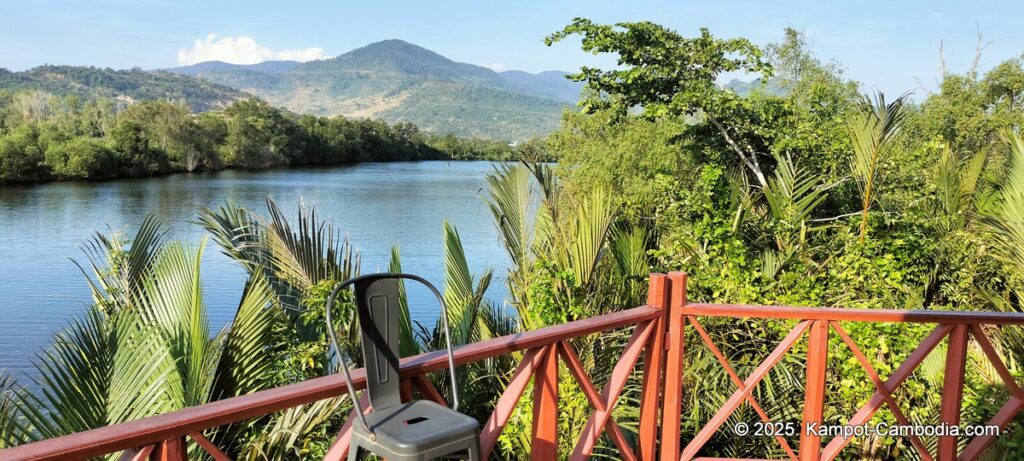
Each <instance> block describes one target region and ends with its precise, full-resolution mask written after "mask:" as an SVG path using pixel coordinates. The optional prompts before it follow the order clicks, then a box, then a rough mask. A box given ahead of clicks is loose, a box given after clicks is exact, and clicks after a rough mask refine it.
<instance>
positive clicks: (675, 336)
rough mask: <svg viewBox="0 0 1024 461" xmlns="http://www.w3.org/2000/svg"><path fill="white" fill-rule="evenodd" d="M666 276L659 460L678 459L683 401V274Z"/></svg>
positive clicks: (672, 273) (670, 460)
mask: <svg viewBox="0 0 1024 461" xmlns="http://www.w3.org/2000/svg"><path fill="white" fill-rule="evenodd" d="M668 278H669V288H670V291H669V293H670V294H669V309H668V315H667V316H666V317H665V320H666V321H667V323H668V325H667V326H668V338H667V344H666V349H667V357H666V360H665V362H666V363H665V392H664V394H663V395H664V398H663V400H662V416H661V461H678V460H679V450H680V447H679V443H680V440H679V438H680V432H681V430H682V427H680V419H681V417H682V412H683V408H682V402H683V354H684V352H685V351H684V350H683V347H684V346H685V344H686V341H685V340H684V339H685V335H686V320H685V318H684V317H683V306H684V305H686V273H685V272H671V273H669V274H668Z"/></svg>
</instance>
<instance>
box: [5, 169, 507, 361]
mask: <svg viewBox="0 0 1024 461" xmlns="http://www.w3.org/2000/svg"><path fill="white" fill-rule="evenodd" d="M491 169H492V164H490V163H487V162H440V161H436V162H396V163H365V164H358V165H347V166H337V167H318V168H297V169H287V170H269V171H223V172H219V173H211V174H180V175H172V176H166V177H159V178H143V179H123V180H116V181H109V182H97V183H89V182H65V183H49V184H37V185H28V186H0V314H2V321H0V369H5V370H6V371H7V372H9V373H12V374H14V375H15V376H24V373H26V372H27V373H31V370H32V366H31V362H32V360H33V359H34V358H35V356H36V354H37V353H38V352H39V351H40V350H41V348H43V347H45V346H46V345H47V344H49V342H50V339H51V337H52V335H53V333H54V332H56V331H58V330H60V329H62V328H64V327H65V326H66V325H67V322H68V321H69V319H71V318H72V317H73V316H76V315H80V314H81V313H82V312H83V311H84V310H85V309H86V307H87V305H88V303H89V300H90V297H89V289H88V285H87V284H86V282H85V280H84V278H83V275H82V274H81V272H80V271H79V270H78V268H77V267H76V266H75V265H74V264H73V262H72V261H71V260H70V259H69V258H75V259H77V260H79V261H81V262H83V263H84V262H85V254H84V253H83V251H82V245H83V244H85V243H87V242H88V241H89V239H90V238H91V237H92V235H94V233H95V232H97V231H101V232H110V231H125V232H127V233H128V235H131V232H133V231H134V230H135V229H136V227H137V226H138V225H139V223H140V222H141V221H142V219H143V217H144V216H145V215H146V214H148V213H155V214H157V215H159V216H160V217H162V218H163V219H164V221H165V222H166V224H167V228H168V230H170V231H171V232H172V238H173V239H177V240H187V241H189V242H193V243H198V242H199V241H200V239H202V237H203V235H204V234H205V231H204V230H203V229H202V228H201V227H200V226H199V225H197V224H195V222H194V221H195V219H196V210H197V209H198V207H201V206H216V205H219V204H222V203H225V202H229V203H232V204H236V205H241V206H244V207H246V208H248V209H250V210H254V211H257V212H258V213H259V214H260V215H262V216H266V204H265V201H266V198H267V197H268V196H269V197H272V198H273V199H274V200H275V201H276V202H277V204H278V205H279V207H280V208H281V209H282V210H283V211H284V212H285V215H286V216H288V217H289V219H290V220H292V221H294V219H295V217H296V213H297V210H298V207H299V203H300V200H301V202H302V203H304V204H305V206H307V207H314V208H315V209H316V211H317V214H318V217H321V218H330V219H332V220H333V222H334V225H335V228H336V229H337V230H339V231H340V232H342V233H344V234H347V235H348V236H349V239H350V241H351V242H352V244H353V246H354V247H355V248H356V249H358V251H359V254H360V255H361V257H362V268H363V270H362V272H363V273H369V272H376V271H377V270H386V269H387V267H388V261H389V258H390V251H391V247H392V245H396V244H397V245H398V246H399V249H400V251H401V254H402V262H403V269H404V270H405V271H406V272H412V273H417V274H420V275H423V276H425V277H427V278H428V279H429V280H431V281H432V282H434V283H435V284H437V285H438V287H441V286H442V285H443V281H444V280H443V264H444V253H443V232H442V224H443V222H444V220H445V219H447V220H449V221H451V222H453V223H454V224H455V225H456V226H457V227H458V230H459V234H460V235H461V237H462V242H463V246H464V248H465V251H466V256H467V259H468V260H469V266H470V269H471V270H472V271H473V272H474V275H476V276H477V277H479V274H480V273H482V271H483V270H484V269H487V268H489V269H494V271H495V280H494V281H493V282H492V284H491V289H490V290H489V293H488V298H490V299H492V300H493V301H495V302H501V299H502V297H503V296H504V286H503V278H502V276H503V275H504V268H505V267H506V264H507V257H506V256H505V254H504V252H503V250H502V247H501V245H500V243H499V241H498V238H497V235H496V232H495V230H494V226H493V224H492V221H491V218H490V214H489V212H488V210H487V205H486V203H485V202H484V200H483V194H485V193H486V189H485V188H486V180H485V174H486V173H487V172H489V171H491ZM202 278H203V289H204V295H205V301H206V305H207V308H208V312H209V316H210V323H211V327H212V328H214V329H220V328H222V327H223V326H224V325H225V324H226V323H227V322H228V321H230V319H231V317H232V315H233V314H234V310H235V308H236V307H237V305H238V300H239V297H240V295H241V291H242V285H243V283H244V281H245V274H244V271H243V270H242V269H241V268H240V267H239V266H238V265H237V264H235V263H234V262H232V261H231V260H230V259H228V258H227V257H226V256H224V255H223V254H221V253H220V247H219V246H217V245H216V243H215V242H213V241H212V240H211V241H210V242H209V244H208V246H207V250H206V253H205V255H204V258H203V266H202ZM410 298H411V299H410V311H411V316H412V318H413V320H414V321H419V322H424V323H427V324H429V322H433V320H434V319H436V316H437V307H436V305H435V304H433V303H430V302H428V301H429V300H428V299H427V298H426V296H422V297H414V295H413V294H412V292H410Z"/></svg>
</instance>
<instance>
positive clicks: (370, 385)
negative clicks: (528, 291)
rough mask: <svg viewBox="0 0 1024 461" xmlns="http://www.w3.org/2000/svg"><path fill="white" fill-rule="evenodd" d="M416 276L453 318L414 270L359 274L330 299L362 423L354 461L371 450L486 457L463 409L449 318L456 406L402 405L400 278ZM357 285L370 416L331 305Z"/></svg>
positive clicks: (393, 459)
mask: <svg viewBox="0 0 1024 461" xmlns="http://www.w3.org/2000/svg"><path fill="white" fill-rule="evenodd" d="M402 279H407V280H415V281H417V282H419V283H422V284H423V285H426V287H427V288H429V289H430V291H431V292H433V294H434V296H435V297H437V300H438V302H439V303H440V304H441V315H442V316H443V317H442V318H444V319H447V318H448V312H447V310H446V309H445V305H444V299H443V298H442V297H441V294H440V293H439V292H438V291H437V288H435V287H434V286H433V285H432V284H431V283H430V282H428V281H426V280H425V279H423V278H422V277H419V276H416V275H412V274H401V273H380V274H370V275H364V276H360V277H355V278H352V279H349V280H346V281H344V282H342V283H341V284H340V285H338V286H337V287H335V288H334V290H333V291H331V295H330V297H329V298H328V299H327V331H328V333H329V335H330V338H331V342H332V343H334V348H335V350H336V351H337V352H338V359H339V361H340V367H341V370H342V375H343V376H344V377H345V383H346V384H347V385H348V392H349V397H351V398H352V403H353V405H355V410H356V414H357V415H358V418H359V422H358V424H354V425H353V431H352V442H351V445H350V446H349V452H348V453H349V454H348V459H349V461H355V460H357V459H358V458H359V452H360V450H362V449H365V450H367V451H369V452H371V453H373V454H376V455H378V456H380V457H382V458H384V459H387V460H388V461H421V460H428V459H436V458H438V457H442V456H446V457H450V456H459V455H465V456H466V457H468V459H469V460H470V461H479V459H480V441H479V438H478V436H477V434H478V431H479V428H480V424H479V423H478V422H477V421H476V420H475V419H473V418H470V417H469V416H466V415H464V414H462V413H459V412H458V409H459V389H458V384H457V382H456V379H455V357H454V355H453V354H452V342H451V335H450V334H449V333H448V322H441V325H442V327H443V330H444V339H445V344H446V346H447V351H448V368H449V371H450V373H451V381H452V382H451V389H452V395H451V398H452V403H451V405H452V407H451V408H448V407H445V406H442V405H439V404H437V403H435V402H432V401H427V400H416V401H412V402H406V403H402V398H401V391H400V388H399V386H400V385H399V382H400V379H401V378H400V376H399V370H398V361H399V359H400V358H401V357H400V352H399V330H400V328H401V324H400V322H399V317H398V315H399V302H400V301H399V296H400V295H399V292H400V291H399V290H400V286H399V282H400V280H402ZM349 285H353V286H354V291H355V304H356V314H357V315H356V317H357V318H358V320H359V328H360V330H361V331H362V344H363V358H364V361H365V365H366V391H367V392H368V393H369V400H370V407H371V408H372V410H373V411H372V412H370V413H369V414H364V410H363V408H362V405H361V404H360V403H359V399H357V398H356V396H355V391H354V388H353V387H352V376H351V374H350V373H349V371H348V362H347V360H346V359H345V353H344V352H343V351H342V350H341V348H340V347H339V343H338V338H337V336H336V333H335V331H334V326H333V325H334V323H333V322H332V320H331V308H332V306H333V305H334V301H335V299H336V298H337V295H338V293H339V292H340V291H341V290H342V289H344V288H345V287H347V286H349Z"/></svg>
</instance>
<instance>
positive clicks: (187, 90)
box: [0, 66, 245, 111]
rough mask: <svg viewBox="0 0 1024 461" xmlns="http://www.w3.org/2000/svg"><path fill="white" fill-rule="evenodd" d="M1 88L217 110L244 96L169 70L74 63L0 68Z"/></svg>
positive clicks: (197, 109)
mask: <svg viewBox="0 0 1024 461" xmlns="http://www.w3.org/2000/svg"><path fill="white" fill-rule="evenodd" d="M0 90H7V91H23V90H39V91H45V92H48V93H52V94H55V95H58V96H64V95H77V96H81V97H83V98H119V99H128V100H147V99H169V100H173V101H183V102H185V104H187V105H188V106H189V107H190V108H191V109H192V110H194V111H205V110H211V109H219V108H222V107H225V106H227V105H228V104H230V103H231V101H233V100H235V99H238V98H241V97H245V95H244V94H242V93H241V92H239V91H238V90H235V89H232V88H229V87H226V86H223V85H218V84H215V83H211V82H207V81H203V80H199V79H195V78H191V77H188V76H184V75H179V74H175V73H170V72H146V71H143V70H141V69H131V70H112V69H100V68H96V67H77V66H40V67H36V68H33V69H29V70H26V71H23V72H11V71H8V70H5V69H0Z"/></svg>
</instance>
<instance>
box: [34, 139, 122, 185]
mask: <svg viewBox="0 0 1024 461" xmlns="http://www.w3.org/2000/svg"><path fill="white" fill-rule="evenodd" d="M46 163H47V165H49V166H50V168H51V169H52V170H53V174H54V175H56V176H57V177H58V178H61V179H105V178H111V177H113V176H114V174H115V171H116V170H117V154H115V153H114V150H113V149H111V148H110V147H109V146H107V144H106V143H105V142H103V141H101V140H97V139H92V138H75V139H72V140H70V141H67V142H63V143H60V144H57V145H53V146H50V147H49V148H48V149H46Z"/></svg>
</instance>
